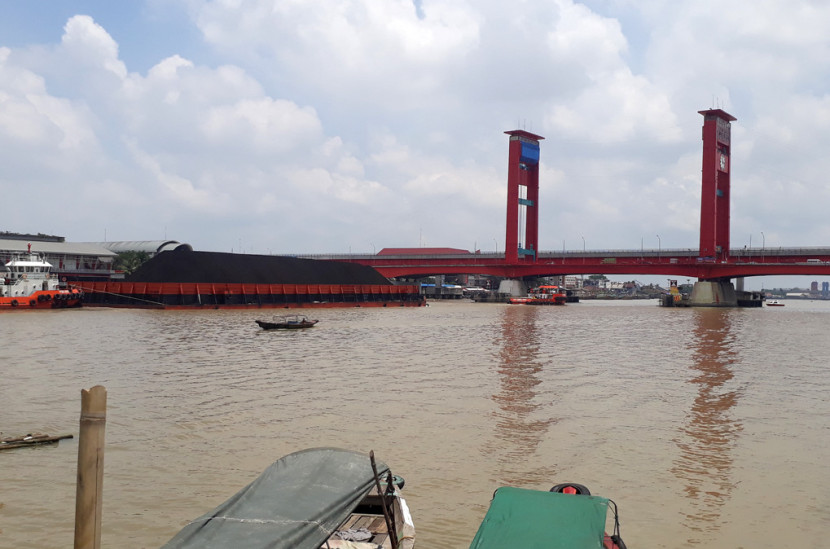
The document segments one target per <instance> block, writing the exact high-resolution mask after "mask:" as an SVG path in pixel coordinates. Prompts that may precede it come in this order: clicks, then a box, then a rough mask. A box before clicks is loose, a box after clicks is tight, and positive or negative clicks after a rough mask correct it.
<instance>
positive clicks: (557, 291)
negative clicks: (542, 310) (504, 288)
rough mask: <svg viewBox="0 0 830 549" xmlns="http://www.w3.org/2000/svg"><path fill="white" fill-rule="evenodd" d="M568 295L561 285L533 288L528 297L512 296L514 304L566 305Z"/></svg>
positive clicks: (511, 301) (511, 299) (511, 300)
mask: <svg viewBox="0 0 830 549" xmlns="http://www.w3.org/2000/svg"><path fill="white" fill-rule="evenodd" d="M567 299H568V297H567V295H566V294H565V290H563V289H562V288H560V287H559V286H539V287H538V288H531V289H530V290H528V292H527V297H511V298H510V303H512V304H514V305H564V304H565V302H566V301H567Z"/></svg>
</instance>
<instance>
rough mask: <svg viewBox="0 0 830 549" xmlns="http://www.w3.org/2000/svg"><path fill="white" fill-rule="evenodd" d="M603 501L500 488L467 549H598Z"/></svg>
mask: <svg viewBox="0 0 830 549" xmlns="http://www.w3.org/2000/svg"><path fill="white" fill-rule="evenodd" d="M607 511H608V499H606V498H602V497H597V496H585V495H572V494H560V493H558V492H541V491H538V490H527V489H524V488H512V487H509V486H507V487H502V488H499V489H498V490H496V493H495V494H493V500H492V501H491V502H490V509H488V510H487V514H486V515H485V517H484V520H483V521H482V522H481V526H479V528H478V532H476V537H475V538H473V543H472V544H471V545H470V549H502V548H504V547H522V548H523V549H533V548H539V549H542V548H544V549H602V547H603V538H604V536H605V517H606V512H607Z"/></svg>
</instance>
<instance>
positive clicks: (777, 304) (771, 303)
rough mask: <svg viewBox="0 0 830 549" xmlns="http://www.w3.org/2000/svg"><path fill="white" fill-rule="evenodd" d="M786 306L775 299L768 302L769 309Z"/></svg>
mask: <svg viewBox="0 0 830 549" xmlns="http://www.w3.org/2000/svg"><path fill="white" fill-rule="evenodd" d="M783 306H784V304H783V303H781V302H780V301H778V300H777V299H773V300H772V301H767V307H783Z"/></svg>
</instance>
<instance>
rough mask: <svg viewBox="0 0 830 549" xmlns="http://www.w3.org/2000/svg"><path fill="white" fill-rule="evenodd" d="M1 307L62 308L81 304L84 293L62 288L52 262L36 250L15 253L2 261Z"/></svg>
mask: <svg viewBox="0 0 830 549" xmlns="http://www.w3.org/2000/svg"><path fill="white" fill-rule="evenodd" d="M0 282H2V284H0V309H17V310H21V309H59V308H64V307H80V306H81V298H82V297H83V293H82V292H81V291H80V290H77V289H74V288H73V289H61V288H60V282H59V281H58V277H57V276H55V275H53V274H52V265H51V264H50V263H49V262H47V261H46V260H45V259H44V258H43V257H42V256H40V255H38V254H35V253H33V252H32V245H31V244H29V249H28V252H27V253H26V254H22V255H16V256H13V257H12V259H11V261H9V262H8V263H6V264H5V265H2V264H0Z"/></svg>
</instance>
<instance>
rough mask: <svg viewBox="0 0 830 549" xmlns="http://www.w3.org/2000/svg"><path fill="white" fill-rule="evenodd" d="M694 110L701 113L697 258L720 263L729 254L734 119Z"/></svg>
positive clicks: (719, 113) (711, 112) (729, 115)
mask: <svg viewBox="0 0 830 549" xmlns="http://www.w3.org/2000/svg"><path fill="white" fill-rule="evenodd" d="M698 112H699V113H700V114H702V115H703V169H702V171H701V183H702V190H701V194H700V257H701V258H707V259H709V260H714V261H718V262H720V261H725V260H726V259H728V257H729V173H730V171H731V166H730V156H731V155H730V147H731V133H732V124H731V122H734V121H735V120H737V118H735V117H734V116H732V115H731V114H729V113H727V112H725V111H722V110H721V109H709V110H706V111H698Z"/></svg>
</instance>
